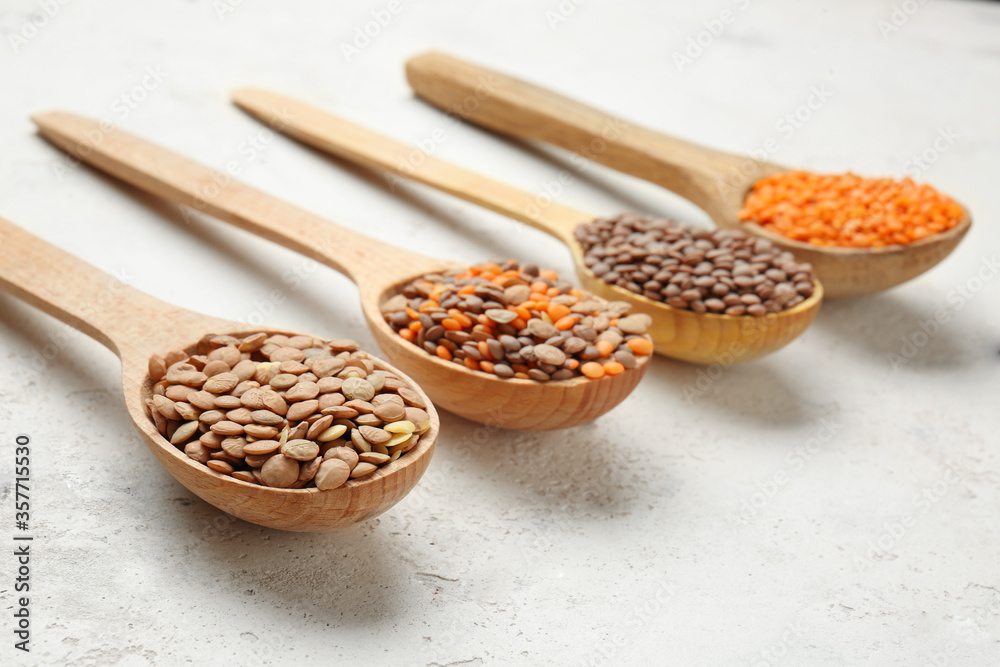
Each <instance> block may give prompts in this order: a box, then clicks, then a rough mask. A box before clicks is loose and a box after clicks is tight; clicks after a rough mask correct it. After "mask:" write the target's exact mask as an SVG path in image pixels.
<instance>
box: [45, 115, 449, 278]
mask: <svg viewBox="0 0 1000 667" xmlns="http://www.w3.org/2000/svg"><path fill="white" fill-rule="evenodd" d="M32 120H34V121H35V124H36V125H38V128H39V132H40V133H41V135H42V136H43V137H45V138H46V139H47V140H49V141H51V142H52V143H53V144H55V145H56V146H58V147H60V148H62V149H63V150H65V151H66V152H67V153H69V154H71V155H73V156H74V157H76V158H78V159H80V160H82V161H84V162H86V163H88V164H90V165H92V166H94V167H96V168H98V169H100V170H101V171H104V172H106V173H108V174H111V175H112V176H115V177H117V178H120V179H121V180H123V181H125V182H127V183H130V184H132V185H134V186H136V187H137V188H140V189H142V190H146V191H147V192H150V193H152V194H154V195H157V196H160V197H163V198H164V199H167V200H169V201H173V202H177V203H179V204H184V205H186V206H189V207H192V208H194V209H195V210H198V211H201V212H204V213H207V214H209V215H212V216H215V217H216V218H219V219H220V220H224V221H225V222H228V223H231V224H233V225H235V226H237V227H240V228H242V229H245V230H247V231H249V232H251V233H253V234H257V235H258V236H262V237H264V238H266V239H268V240H270V241H273V242H275V243H278V244H280V245H283V246H285V247H286V248H289V249H291V250H294V251H296V252H298V253H301V254H303V255H306V256H309V257H313V258H315V259H317V260H318V261H321V262H323V263H325V264H327V265H329V266H330V267H332V268H333V269H335V270H337V271H339V272H340V273H343V274H344V275H346V276H347V277H349V278H350V279H351V280H353V281H354V282H355V283H356V284H358V285H359V286H360V287H362V289H363V290H371V291H372V292H373V293H377V292H379V291H381V289H380V288H382V287H385V286H387V285H391V284H394V283H395V282H399V281H401V280H403V279H405V278H408V277H412V276H413V275H415V274H417V273H420V272H423V271H425V270H428V269H429V268H431V267H433V268H437V267H439V266H440V264H441V263H440V262H438V261H436V260H432V259H430V258H426V257H422V256H420V255H417V254H415V253H411V252H408V251H405V250H402V249H400V248H395V247H393V246H390V245H388V244H385V243H382V242H380V241H376V240H375V239H372V238H369V237H367V236H364V235H362V234H359V233H357V232H355V231H352V230H349V229H347V228H345V227H341V226H340V225H336V224H334V223H332V222H330V221H328V220H325V219H323V218H321V217H319V216H318V215H315V214H313V213H309V212H308V211H305V210H303V209H301V208H298V207H297V206H293V205H292V204H289V203H287V202H285V201H282V200H280V199H278V198H277V197H273V196H271V195H269V194H266V193H264V192H262V191H260V190H257V189H255V188H252V187H250V186H248V185H245V184H243V183H241V182H239V181H237V180H236V179H235V178H233V177H232V176H231V175H230V174H224V173H222V172H218V171H215V170H214V169H211V168H209V167H206V166H204V165H201V164H199V163H197V162H195V161H194V160H191V159H189V158H186V157H184V156H182V155H179V154H177V153H174V152H173V151H170V150H168V149H166V148H162V147H160V146H158V145H156V144H154V143H152V142H149V141H146V140H145V139H141V138H139V137H136V136H134V135H131V134H129V133H127V132H124V131H122V130H119V129H114V128H108V127H106V126H104V125H102V124H100V123H98V122H96V121H93V120H90V119H87V118H83V117H81V116H77V115H75V114H70V113H65V112H61V111H53V112H49V113H44V114H39V115H36V116H34V117H33V119H32Z"/></svg>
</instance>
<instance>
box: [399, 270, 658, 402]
mask: <svg viewBox="0 0 1000 667" xmlns="http://www.w3.org/2000/svg"><path fill="white" fill-rule="evenodd" d="M528 268H529V267H520V266H519V265H518V264H517V262H514V261H508V262H504V263H503V264H497V263H486V264H481V265H477V266H472V267H469V268H468V269H466V270H458V271H452V272H448V273H445V274H430V275H427V276H424V277H423V278H420V279H418V280H415V281H413V282H412V283H410V284H409V285H407V286H405V287H404V288H403V290H402V292H401V293H399V294H397V295H396V296H394V297H392V298H391V299H389V300H388V301H386V302H385V303H384V304H383V306H382V312H383V315H384V317H385V320H386V322H388V323H389V325H390V326H392V327H393V329H394V330H395V331H396V332H397V333H398V334H399V335H400V337H402V338H404V339H405V340H407V341H409V342H411V343H414V344H415V345H417V346H418V347H421V348H423V349H424V350H426V351H427V353H428V354H432V355H434V356H436V357H438V358H440V359H443V360H444V361H447V362H451V363H455V364H460V365H462V366H464V367H466V368H469V369H470V370H474V371H483V372H487V373H492V374H494V375H496V376H498V377H500V378H512V377H516V378H522V379H535V380H537V381H547V380H548V379H549V378H550V377H552V375H553V374H555V373H559V377H558V379H560V380H561V379H569V378H571V377H576V376H579V375H581V371H580V370H579V368H580V362H581V361H583V360H586V359H587V358H588V357H583V356H581V355H582V353H583V352H584V351H585V350H587V349H588V348H587V345H586V344H585V342H584V341H586V340H593V339H594V338H596V337H597V336H598V335H599V334H600V333H602V332H604V331H608V330H612V329H616V325H617V320H618V318H620V317H624V316H625V315H626V314H627V313H628V311H629V305H628V304H627V303H622V302H612V303H608V302H605V301H603V300H600V299H597V298H595V297H593V296H592V295H590V294H587V293H585V292H582V291H580V290H577V289H574V288H573V287H572V285H570V284H569V283H567V282H565V281H561V280H559V278H558V276H557V275H556V274H555V273H554V272H552V271H542V270H536V267H530V268H531V269H532V271H535V273H533V274H532V273H529V271H528V270H527V269H528ZM525 289H527V296H526V297H525ZM641 321H642V320H633V322H635V323H636V324H635V326H636V327H638V324H639V323H640V322H641ZM647 326H648V325H647ZM618 333H619V335H620V332H618ZM637 335H639V336H641V337H645V331H641V332H638V330H637ZM571 336H572V337H573V338H575V341H574V343H573V344H572V345H570V346H567V339H568V338H570V337H571ZM623 338H624V337H621V338H619V339H618V341H619V343H618V344H622V341H623ZM581 343H583V344H582V345H581ZM615 347H617V346H615ZM615 347H612V349H610V350H608V353H607V355H603V356H602V354H601V352H599V351H596V350H594V351H593V353H592V354H591V356H590V357H589V358H590V359H597V358H599V357H600V358H601V360H602V362H607V361H610V359H611V358H610V356H608V355H610V354H611V353H613V352H614V351H615ZM650 349H652V348H651V346H650ZM539 353H540V354H539ZM634 354H638V353H634ZM605 356H607V357H608V358H604V357H605ZM567 360H572V361H573V362H574V363H572V364H569V365H568V366H566V367H562V366H563V365H564V364H566V363H567ZM531 371H535V372H534V373H532V372H531ZM562 371H566V372H564V373H563V372H562ZM387 386H388V384H387ZM399 394H400V395H401V396H403V398H404V400H405V401H406V403H407V404H408V405H413V406H417V407H422V406H420V405H418V404H417V403H416V402H413V401H411V400H410V399H409V398H407V395H406V393H405V392H403V391H402V390H400V391H399Z"/></svg>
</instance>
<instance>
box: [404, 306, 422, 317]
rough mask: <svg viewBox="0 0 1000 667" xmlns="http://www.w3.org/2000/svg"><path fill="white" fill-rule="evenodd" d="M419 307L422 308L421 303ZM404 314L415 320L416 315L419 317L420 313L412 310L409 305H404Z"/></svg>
mask: <svg viewBox="0 0 1000 667" xmlns="http://www.w3.org/2000/svg"><path fill="white" fill-rule="evenodd" d="M421 308H423V306H422V305H421ZM406 314H407V315H409V316H410V319H411V320H415V319H417V318H418V317H420V313H418V312H417V311H415V310H413V309H412V308H410V307H409V306H407V307H406Z"/></svg>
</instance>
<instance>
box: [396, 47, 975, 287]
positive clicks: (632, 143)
mask: <svg viewBox="0 0 1000 667" xmlns="http://www.w3.org/2000/svg"><path fill="white" fill-rule="evenodd" d="M406 76H407V79H408V80H409V82H410V85H411V86H412V87H413V90H414V91H415V92H416V93H417V95H419V96H420V97H422V98H423V99H425V100H427V101H428V102H430V103H431V104H433V105H435V106H437V107H439V108H441V109H443V110H445V111H447V112H449V113H452V114H455V115H457V116H460V117H462V118H463V119H465V120H467V121H471V122H473V123H476V124H478V125H482V126H483V127H486V128H489V129H491V130H494V131H497V132H501V133H503V134H508V135H511V136H515V137H520V138H524V139H537V140H539V141H545V142H548V143H551V144H554V145H556V146H560V147H562V148H565V149H567V150H570V151H574V152H576V153H580V154H581V155H584V156H585V157H587V158H590V159H593V160H596V161H597V162H600V163H602V164H605V165H607V166H609V167H611V168H612V169H617V170H618V171H622V172H625V173H627V174H631V175H633V176H637V177H639V178H642V179H645V180H647V181H651V182H653V183H656V184H658V185H661V186H663V187H665V188H667V189H668V190H671V191H673V192H675V193H677V194H679V195H680V196H682V197H684V198H685V199H688V200H690V201H691V202H693V203H695V204H697V205H698V206H700V207H701V208H702V209H704V210H705V212H706V213H708V215H709V216H711V218H712V220H714V221H715V223H716V224H717V225H718V226H720V227H724V228H739V229H743V230H744V231H746V232H748V233H750V234H755V235H757V236H763V237H765V238H767V239H770V240H771V241H773V242H774V243H775V244H777V245H778V246H780V247H781V248H783V249H785V250H790V251H791V252H793V253H794V254H795V256H796V257H797V258H798V259H799V260H800V261H806V262H811V263H812V265H813V267H814V268H815V270H816V274H817V276H818V277H819V279H820V280H822V281H823V285H824V287H825V289H826V295H827V297H831V298H836V297H851V296H861V295H864V294H871V293H873V292H879V291H881V290H884V289H888V288H890V287H893V286H895V285H898V284H900V283H903V282H906V281H907V280H910V279H912V278H915V277H916V276H918V275H920V274H921V273H923V272H925V271H927V270H928V269H930V268H931V267H933V266H934V265H935V264H937V263H938V262H940V261H941V260H942V259H944V258H945V257H947V256H948V254H949V253H951V251H952V250H954V249H955V246H957V245H958V242H959V241H961V240H962V237H963V236H965V234H966V232H968V231H969V227H970V226H971V224H972V218H971V216H970V215H969V212H968V209H964V210H965V217H964V218H963V219H962V221H961V222H960V223H959V224H958V225H957V226H955V227H953V228H952V229H950V230H948V231H945V232H942V233H940V234H935V235H933V236H929V237H927V238H924V239H921V240H919V241H916V242H914V243H910V244H907V245H897V246H885V247H881V248H829V247H818V246H814V245H811V244H808V243H803V242H801V241H793V240H791V239H788V238H786V237H784V236H782V235H780V234H777V233H775V232H771V231H769V230H767V229H765V228H763V227H761V226H759V225H757V224H756V223H751V222H741V221H740V219H739V212H740V209H741V208H742V207H743V200H744V199H745V198H746V195H747V192H748V191H749V189H750V188H751V187H752V186H753V184H754V183H756V182H757V181H758V180H760V179H761V178H763V177H765V176H768V175H770V174H773V173H777V172H785V171H789V168H788V167H783V166H780V165H776V164H773V163H770V162H763V161H760V160H755V159H753V158H750V157H747V156H740V155H732V154H730V153H723V152H721V151H716V150H712V149H709V148H705V147H702V146H698V145H696V144H693V143H690V142H687V141H683V140H681V139H675V138H674V137H670V136H667V135H665V134H662V133H660V132H655V131H653V130H649V129H646V128H642V127H638V126H635V125H630V124H628V123H626V122H624V121H623V120H621V119H620V118H616V117H614V116H611V115H608V114H606V113H604V112H602V111H598V110H597V109H593V108H591V107H589V106H587V105H585V104H581V103H580V102H576V101H574V100H571V99H569V98H567V97H563V96H562V95H558V94H556V93H553V92H551V91H548V90H545V89H544V88H540V87H538V86H535V85H532V84H530V83H527V82H525V81H521V80H519V79H515V78H513V77H510V76H505V75H503V74H500V73H498V72H494V71H492V70H489V69H487V68H485V67H479V66H477V65H474V64H472V63H468V62H465V61H463V60H460V59H458V58H453V57H451V56H447V55H444V54H441V53H427V54H424V55H420V56H417V57H416V58H413V59H411V60H410V61H409V62H407V64H406Z"/></svg>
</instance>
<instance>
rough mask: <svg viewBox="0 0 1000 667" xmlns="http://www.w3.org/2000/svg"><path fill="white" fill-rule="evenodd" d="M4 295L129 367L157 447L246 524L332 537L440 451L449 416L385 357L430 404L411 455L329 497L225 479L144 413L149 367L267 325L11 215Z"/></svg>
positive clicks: (146, 434) (139, 426)
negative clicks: (158, 287)
mask: <svg viewBox="0 0 1000 667" xmlns="http://www.w3.org/2000/svg"><path fill="white" fill-rule="evenodd" d="M0 289H3V291H5V292H7V293H10V294H12V295H14V296H17V297H18V298H21V299H23V300H24V301H26V302H27V303H29V304H31V305H33V306H35V307H37V308H39V309H41V310H43V311H45V312H46V313H48V314H49V315H52V316H53V317H55V318H57V319H59V320H61V321H62V322H65V323H66V324H68V325H70V326H72V327H74V328H76V329H78V330H80V331H81V332H83V333H85V334H87V335H88V336H91V337H92V338H94V339H95V340H97V341H99V342H100V343H102V344H104V345H105V346H106V347H108V348H109V349H111V350H112V351H114V352H115V354H117V355H118V357H119V358H120V359H121V363H122V393H123V396H124V401H125V407H126V409H127V410H128V414H129V417H130V418H131V419H132V422H133V424H135V427H136V430H138V431H139V434H140V436H141V437H142V440H143V442H145V444H146V446H147V447H148V448H149V450H150V451H151V452H152V453H153V455H154V456H155V457H156V459H157V460H158V461H159V462H160V464H161V465H163V467H164V468H166V469H167V471H168V472H169V473H170V474H171V475H173V476H174V478H176V479H177V481H179V482H180V483H181V484H183V485H184V486H185V487H187V488H188V489H189V490H190V491H191V492H192V493H194V494H195V495H197V496H198V497H200V498H202V499H203V500H205V501H207V502H209V503H211V504H212V505H214V506H216V507H218V508H219V509H221V510H222V511H224V512H228V513H229V514H232V515H234V516H236V517H239V518H240V519H243V520H245V521H250V522H252V523H256V524H260V525H262V526H267V527H268V528H277V529H280V530H293V531H323V530H329V529H332V528H341V527H345V526H348V525H351V524H353V523H356V522H358V521H364V520H366V519H370V518H372V517H375V516H378V515H379V514H381V513H382V512H384V511H386V510H387V509H389V508H390V507H392V506H393V505H395V504H396V503H397V502H399V500H400V499H402V498H403V497H404V496H405V495H406V494H407V493H409V492H410V490H411V489H412V488H413V487H414V486H415V485H416V483H417V481H418V480H419V479H420V477H421V475H423V473H424V471H425V470H426V469H427V466H428V464H429V463H430V460H431V457H432V455H433V453H434V447H435V443H436V442H437V437H438V432H439V430H440V419H439V417H438V414H437V412H436V411H435V409H434V407H433V405H431V404H430V401H429V400H428V398H427V397H426V395H425V394H423V392H422V391H421V390H420V388H419V387H418V386H417V385H416V383H414V382H413V380H412V379H410V378H408V377H406V375H405V373H404V372H402V371H400V370H399V369H397V368H393V367H392V366H390V365H388V364H386V363H385V362H383V361H381V360H377V359H376V360H375V361H376V366H378V367H379V368H383V369H385V370H390V371H392V372H394V373H399V374H400V375H402V376H403V377H405V378H406V379H407V381H409V382H410V384H411V385H412V386H413V387H414V388H415V389H416V391H418V392H419V393H420V395H421V396H422V397H423V398H424V400H425V401H427V402H428V408H427V411H428V413H429V414H430V417H431V428H430V430H429V431H428V432H427V433H426V434H425V435H424V436H422V437H421V439H420V440H419V442H418V443H417V446H416V447H415V448H414V449H412V450H410V451H409V452H408V453H407V454H406V455H404V456H402V457H400V458H399V459H398V460H396V461H394V462H392V463H388V464H386V465H385V466H382V467H380V468H379V469H378V470H377V471H375V472H374V473H372V474H371V475H369V476H367V477H364V478H361V479H357V480H350V481H348V482H347V484H345V485H344V486H342V487H340V488H338V489H332V490H329V491H320V490H319V489H316V488H312V489H272V488H268V487H264V486H260V485H258V484H249V483H247V482H242V481H240V480H237V479H234V478H232V477H229V476H228V475H221V474H219V473H217V472H214V471H212V470H209V469H208V468H207V467H206V466H204V465H202V464H201V463H198V462H197V461H193V460H192V459H190V458H188V456H187V455H186V454H184V452H182V451H180V450H179V449H178V448H177V447H175V446H174V445H172V444H170V443H169V442H168V441H167V440H166V439H165V438H163V436H161V435H160V434H159V433H158V432H157V431H156V427H155V426H154V425H153V422H152V420H151V419H150V418H149V416H148V415H147V413H146V408H145V400H146V398H148V397H149V395H150V393H151V392H152V383H151V381H150V379H149V374H148V371H147V362H148V361H149V357H150V356H152V355H153V354H161V355H162V354H165V353H167V352H169V351H171V350H179V349H183V350H187V351H188V352H193V351H194V347H195V345H196V344H197V341H198V340H200V339H201V337H202V336H203V335H205V334H206V333H219V334H233V335H242V334H247V333H252V332H255V331H260V330H261V329H260V328H259V327H252V326H250V325H247V324H242V323H239V322H231V321H228V320H224V319H219V318H216V317H210V316H208V315H202V314H200V313H195V312H193V311H190V310H185V309H183V308H178V307H177V306H173V305H170V304H168V303H165V302H163V301H160V300H158V299H156V298H154V297H152V296H149V295H147V294H144V293H142V292H140V291H138V290H136V289H135V288H132V287H129V286H128V285H124V284H122V283H120V282H118V281H117V280H116V279H115V278H113V277H111V276H109V275H107V274H105V273H103V272H101V271H99V270H98V269H96V268H94V267H93V266H91V265H89V264H87V263H85V262H83V261H81V260H80V259H78V258H76V257H74V256H73V255H70V254H69V253H67V252H65V251H63V250H60V249H58V248H56V247H54V246H52V245H50V244H48V243H46V242H45V241H43V240H41V239H40V238H38V237H36V236H34V235H32V234H30V233H28V232H27V231H25V230H23V229H21V228H20V227H17V226H16V225H14V224H12V223H10V222H8V221H6V220H3V219H0ZM268 333H283V334H287V335H294V332H289V331H277V330H270V331H269V332H268ZM108 464H109V465H114V464H115V462H113V461H108ZM67 465H69V463H67Z"/></svg>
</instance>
